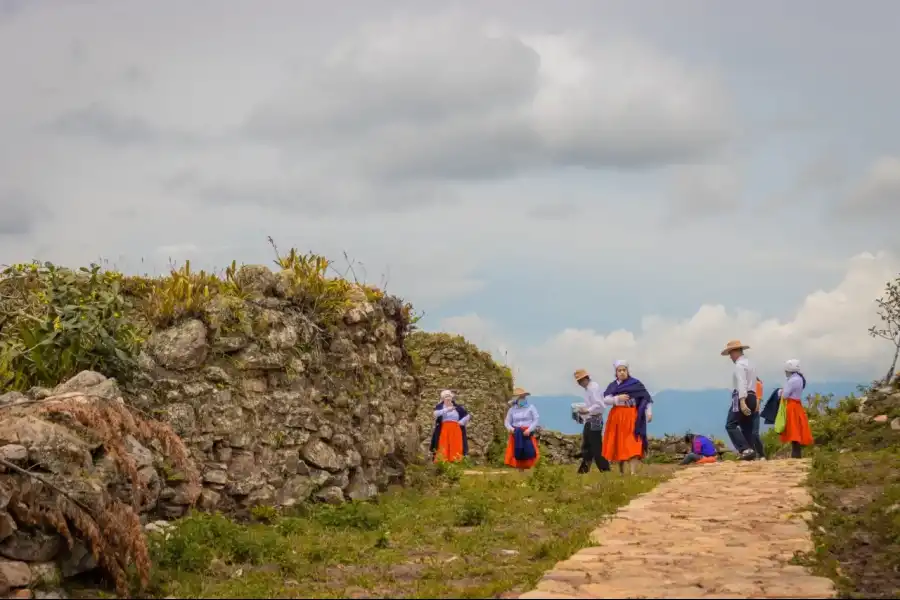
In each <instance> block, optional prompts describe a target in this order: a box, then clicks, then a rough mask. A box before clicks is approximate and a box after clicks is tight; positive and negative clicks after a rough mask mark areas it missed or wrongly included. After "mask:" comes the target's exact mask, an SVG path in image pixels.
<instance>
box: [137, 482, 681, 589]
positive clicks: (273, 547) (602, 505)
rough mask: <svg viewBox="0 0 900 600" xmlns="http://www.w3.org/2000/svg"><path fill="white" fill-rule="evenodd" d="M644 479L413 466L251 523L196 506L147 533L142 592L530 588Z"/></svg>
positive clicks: (641, 487)
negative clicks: (368, 492) (366, 487)
mask: <svg viewBox="0 0 900 600" xmlns="http://www.w3.org/2000/svg"><path fill="white" fill-rule="evenodd" d="M666 472H668V471H667V470H666V469H660V468H650V469H648V470H647V472H646V473H645V474H644V475H642V476H637V477H622V476H620V475H618V474H611V473H604V474H600V473H592V474H591V475H587V476H578V475H577V474H576V473H575V472H574V469H573V468H572V467H571V466H567V467H558V466H541V467H539V468H536V469H534V470H533V471H532V472H530V473H528V474H526V475H524V476H523V475H521V474H519V473H517V472H507V473H503V474H493V475H491V474H483V475H463V474H462V473H461V471H460V470H458V469H454V467H453V465H444V466H434V467H429V468H428V469H427V471H425V472H419V473H416V472H414V473H413V476H412V477H411V478H410V479H411V485H408V486H406V487H404V488H396V489H392V490H389V491H388V492H387V493H385V494H383V495H382V496H380V497H379V498H378V499H377V501H375V502H371V503H350V504H346V505H343V506H324V505H309V506H304V507H302V508H300V509H298V510H296V511H294V513H293V514H290V515H277V514H272V512H271V511H269V510H257V511H256V514H255V519H254V520H251V521H250V522H249V523H235V522H234V521H231V520H230V519H228V518H226V517H224V516H221V515H203V514H197V515H193V516H189V517H187V518H184V519H181V520H179V521H176V522H174V527H173V528H172V529H171V530H170V531H169V532H167V533H166V534H153V537H152V539H151V547H152V555H153V559H154V576H153V581H152V587H151V593H153V594H154V595H155V596H157V597H164V596H175V597H179V598H250V597H255V598H303V597H307V598H308V597H317V598H353V597H362V596H365V597H393V598H397V597H405V598H490V597H494V596H497V595H498V594H501V593H504V592H508V591H511V590H512V591H524V590H526V589H529V588H531V587H533V586H534V585H535V584H536V583H537V581H538V579H539V578H540V576H541V575H542V574H543V573H544V571H546V570H547V569H550V568H551V567H552V566H553V564H554V563H555V562H557V561H559V560H562V559H564V558H567V557H568V556H570V555H571V554H573V553H574V552H576V551H577V550H578V549H580V548H582V547H584V546H586V545H588V543H589V540H588V535H589V533H590V532H591V530H592V529H593V528H594V527H596V526H597V525H598V524H599V523H600V521H601V519H602V517H603V516H604V515H606V514H609V513H611V512H613V511H615V510H616V509H617V508H618V507H620V506H623V505H624V504H627V503H628V501H629V500H631V499H632V498H633V497H634V496H636V495H637V494H640V493H643V492H646V491H649V490H650V489H652V488H653V487H654V486H655V485H656V484H657V483H658V482H659V481H660V479H661V478H662V477H664V474H665V473H666Z"/></svg>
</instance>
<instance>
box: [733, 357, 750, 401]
mask: <svg viewBox="0 0 900 600" xmlns="http://www.w3.org/2000/svg"><path fill="white" fill-rule="evenodd" d="M734 376H735V377H736V378H737V390H736V391H737V395H738V398H746V397H747V391H748V390H749V389H750V382H749V381H747V370H746V369H745V368H744V366H743V365H740V364H738V363H734Z"/></svg>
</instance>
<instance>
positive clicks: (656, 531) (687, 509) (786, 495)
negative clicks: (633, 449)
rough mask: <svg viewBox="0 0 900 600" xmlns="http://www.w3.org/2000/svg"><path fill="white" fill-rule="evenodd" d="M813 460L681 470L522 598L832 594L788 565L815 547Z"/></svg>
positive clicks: (823, 582)
mask: <svg viewBox="0 0 900 600" xmlns="http://www.w3.org/2000/svg"><path fill="white" fill-rule="evenodd" d="M808 469H809V463H808V461H807V460H773V461H760V462H751V463H737V462H722V463H716V464H713V465H697V466H692V467H688V468H685V469H683V470H680V471H678V472H677V473H676V474H675V475H674V476H673V477H672V478H671V479H670V480H669V481H666V482H665V483H663V484H661V485H660V486H659V487H657V488H656V489H654V490H653V491H651V492H649V493H647V494H644V495H643V496H641V497H639V498H636V499H635V500H633V501H632V502H631V503H630V504H629V505H628V506H626V507H624V508H622V509H621V510H619V511H618V513H616V514H615V515H614V516H613V517H611V518H610V519H609V520H608V521H607V522H606V523H604V524H603V525H601V526H600V527H598V528H597V529H595V530H594V532H593V533H592V534H591V539H592V541H593V542H594V543H595V544H598V545H597V546H595V547H592V548H585V549H584V550H581V551H580V552H578V553H576V554H575V555H574V556H572V557H570V558H569V559H568V560H565V561H563V562H560V563H557V565H556V567H555V568H554V569H553V570H552V571H550V572H548V573H546V574H545V575H544V577H543V579H541V581H540V582H539V583H538V585H537V589H535V590H534V591H531V592H528V593H525V594H522V595H521V596H519V597H520V598H830V597H834V595H835V590H834V587H833V585H832V583H831V581H830V580H828V579H826V578H823V577H815V576H813V575H811V574H809V572H808V571H807V570H806V569H805V568H803V567H801V566H797V565H793V564H791V559H792V558H793V556H794V553H795V552H807V551H810V550H812V542H811V541H810V534H809V529H808V526H807V523H806V521H805V517H807V516H808V513H805V512H802V511H805V510H806V508H807V507H808V506H809V505H810V503H811V498H810V496H809V494H808V492H807V491H806V489H805V487H804V486H803V482H804V479H805V477H806V473H807V470H808Z"/></svg>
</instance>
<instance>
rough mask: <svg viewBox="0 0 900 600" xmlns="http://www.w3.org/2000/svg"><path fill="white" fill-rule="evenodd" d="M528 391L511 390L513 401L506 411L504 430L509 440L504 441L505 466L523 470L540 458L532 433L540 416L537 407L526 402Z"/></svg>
mask: <svg viewBox="0 0 900 600" xmlns="http://www.w3.org/2000/svg"><path fill="white" fill-rule="evenodd" d="M530 395H531V394H529V393H528V392H526V391H525V390H523V389H522V388H516V389H515V390H513V397H514V402H513V405H512V406H511V407H510V408H509V410H508V411H507V412H506V421H505V423H504V424H505V425H506V430H507V431H508V432H509V440H508V441H507V442H506V457H505V460H504V461H503V462H504V463H505V464H506V465H507V466H509V467H513V468H516V469H519V471H524V470H526V469H530V468H531V467H533V466H534V465H535V463H536V462H537V461H538V458H540V451H539V449H538V443H537V440H536V439H535V438H534V436H533V435H532V434H533V433H534V430H535V429H537V426H538V423H539V419H540V416H539V415H538V411H537V408H535V407H534V405H533V404H531V403H529V402H528V396H530Z"/></svg>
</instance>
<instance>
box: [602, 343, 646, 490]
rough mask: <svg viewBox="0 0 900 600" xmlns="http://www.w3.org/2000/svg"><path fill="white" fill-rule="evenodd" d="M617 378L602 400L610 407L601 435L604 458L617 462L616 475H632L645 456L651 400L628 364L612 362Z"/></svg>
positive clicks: (618, 361)
mask: <svg viewBox="0 0 900 600" xmlns="http://www.w3.org/2000/svg"><path fill="white" fill-rule="evenodd" d="M615 367H616V378H615V379H614V380H613V381H612V383H610V384H609V385H608V386H607V387H606V391H605V392H604V393H603V396H604V398H603V399H604V400H606V402H607V403H608V404H610V405H612V406H613V408H612V410H610V411H609V417H608V418H607V421H606V432H605V433H604V434H603V457H604V458H605V459H606V460H608V461H609V462H617V463H619V472H620V473H624V472H625V463H626V462H627V463H628V467H629V472H630V473H631V474H632V475H634V473H635V471H636V470H637V464H638V461H639V460H640V459H641V458H643V457H644V455H645V454H646V453H647V423H648V422H649V421H650V420H651V419H652V418H653V415H652V413H651V410H650V405H651V404H652V403H653V399H652V398H651V397H650V393H649V392H647V388H645V387H644V384H643V383H641V382H640V381H638V380H637V379H635V378H634V377H632V376H631V375H630V374H629V372H628V363H627V362H626V361H624V360H617V361H616V362H615Z"/></svg>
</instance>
